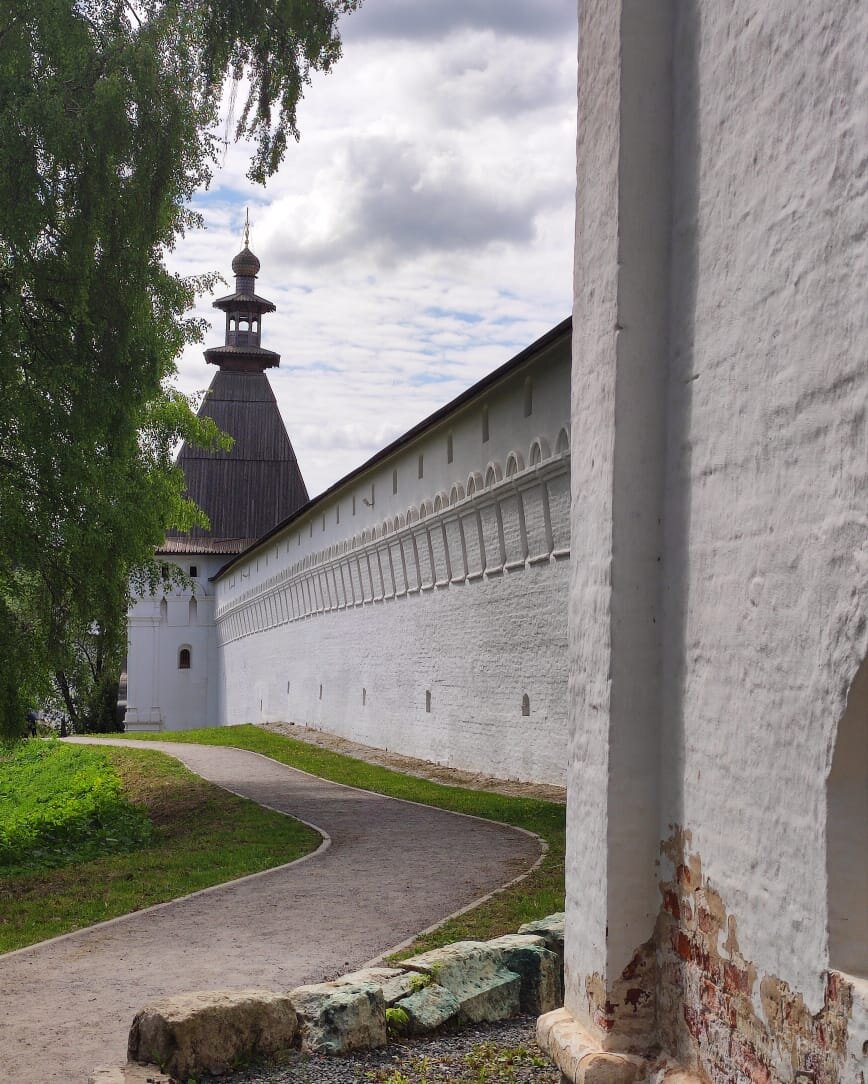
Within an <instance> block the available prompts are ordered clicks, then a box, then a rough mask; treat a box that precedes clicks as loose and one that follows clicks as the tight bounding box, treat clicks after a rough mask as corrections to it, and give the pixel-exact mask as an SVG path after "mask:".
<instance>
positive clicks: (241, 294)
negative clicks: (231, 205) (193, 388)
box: [205, 218, 280, 373]
mask: <svg viewBox="0 0 868 1084" xmlns="http://www.w3.org/2000/svg"><path fill="white" fill-rule="evenodd" d="M232 271H233V273H234V275H235V293H232V294H227V295H226V297H219V298H218V299H217V300H216V301H215V302H214V307H215V308H217V309H222V310H223V311H224V312H225V313H226V341H225V342H224V344H223V346H213V347H210V348H209V349H208V350H206V351H205V360H206V361H207V362H208V363H209V365H219V366H220V368H221V369H225V370H228V371H230V372H241V373H256V372H259V373H261V372H264V371H265V370H266V369H271V368H273V367H274V366H276V365H279V364H280V354H276V353H275V352H274V351H273V350H264V349H263V348H262V346H260V342H261V337H262V317H263V315H264V314H265V313H266V312H274V310H275V306H274V303H273V302H271V301H267V300H266V299H265V298H264V297H260V296H259V295H258V294H257V293H256V276H257V275H258V274H259V260H258V259H257V258H256V256H254V255H253V253H252V252H251V251H250V221H249V218H248V220H247V222H246V223H245V226H244V248H243V249H242V250H241V251H240V252H239V253H238V255H237V256H236V257H235V259H234V260H233V261H232Z"/></svg>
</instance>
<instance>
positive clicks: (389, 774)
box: [130, 726, 566, 955]
mask: <svg viewBox="0 0 868 1084" xmlns="http://www.w3.org/2000/svg"><path fill="white" fill-rule="evenodd" d="M134 736H135V737H138V738H150V739H153V740H156V741H178V742H195V743H198V744H200V745H226V746H232V747H234V748H237V749H250V750H253V751H254V752H257V753H263V754H265V756H268V757H271V758H272V759H273V760H277V761H280V762H281V763H282V764H288V765H290V766H291V767H293V768H300V769H301V770H302V771H306V772H310V773H311V774H312V775H317V776H320V777H321V778H323V779H331V780H333V781H334V782H336V783H347V784H350V785H351V786H354V787H360V788H362V789H363V790H371V791H375V792H376V793H377V794H386V795H389V796H390V797H392V798H406V799H409V800H410V801H414V802H422V803H423V804H425V805H432V806H437V807H438V808H440V809H450V810H453V811H454V812H457V813H469V814H472V815H473V816H476V817H483V818H485V819H486V820H493V821H501V822H502V823H504V824H512V825H515V826H516V827H518V828H525V829H527V830H528V831H530V832H534V833H535V834H536V835H538V836H540V837H542V839H544V840H545V842H546V843H547V844H548V851H547V853H546V855H545V857H544V858H543V861H542V863H541V865H540V866H539V868H538V869H536V870H535V871H534V872H533V873H532V874H530V876H529V877H527V878H525V879H524V880H523V881H521V882H520V883H519V884H517V885H514V886H513V887H511V888H507V889H505V890H504V891H503V892H500V893H498V894H497V895H495V896H494V897H493V898H492V899H491V900H488V901H487V902H486V903H484V904H482V905H481V906H479V907H476V908H474V909H473V910H472V911H468V912H467V913H466V914H463V915H461V916H460V917H458V918H455V919H452V920H450V921H449V922H447V923H445V924H444V925H443V926H441V927H439V928H438V929H437V930H436V931H435V932H434V933H431V934H427V935H425V936H424V937H420V938H418V939H417V940H416V941H415V942H414V943H413V945H412V946H410V947H409V948H408V949H407V950H406V952H405V953H402V955H412V953H414V952H421V951H424V950H427V949H429V948H435V947H437V946H439V945H445V944H448V943H449V942H450V941H459V940H462V939H465V938H469V939H480V940H484V939H487V938H490V937H497V936H498V935H499V934H502V933H510V932H514V931H515V930H516V929H518V927H519V926H520V925H521V924H522V923H523V922H527V921H529V920H530V919H534V918H542V917H543V916H544V915H548V914H551V913H553V912H555V911H562V910H563V909H564V843H565V836H566V822H565V818H566V810H565V808H564V806H562V805H560V804H558V803H556V802H546V801H542V800H541V799H536V798H512V797H507V796H505V795H502V794H492V793H491V792H490V791H478V790H465V789H464V788H461V787H450V786H445V785H444V784H442V783H433V782H430V781H429V780H426V779H419V778H417V777H416V776H410V775H402V774H401V773H400V772H395V771H392V770H391V769H389V768H382V767H380V766H379V765H375V764H368V763H366V762H365V761H362V760H356V759H354V758H352V757H347V756H343V755H342V754H340V753H334V752H332V751H331V750H327V749H321V748H320V747H319V746H316V745H311V744H309V743H308V742H303V741H297V740H295V739H293V738H287V737H284V736H283V735H281V734H274V733H272V732H270V731H267V730H262V729H260V728H259V727H255V726H231V727H212V728H209V729H203V730H187V731H174V732H172V733H160V734H149V735H146V734H138V735H134ZM130 737H133V735H130Z"/></svg>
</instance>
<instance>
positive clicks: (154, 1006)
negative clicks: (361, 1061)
mask: <svg viewBox="0 0 868 1084" xmlns="http://www.w3.org/2000/svg"><path fill="white" fill-rule="evenodd" d="M297 1030H298V1022H297V1019H296V1014H295V1009H294V1007H293V1005H292V1002H291V1001H290V999H289V998H288V997H286V996H285V995H283V994H276V993H274V992H273V991H271V990H256V989H253V990H210V991H204V992H201V993H191V994H178V995H176V996H174V997H164V998H158V999H157V1000H156V1001H152V1002H150V1004H148V1005H146V1006H145V1007H144V1008H143V1009H142V1010H141V1012H139V1013H138V1014H137V1015H136V1017H135V1019H134V1020H133V1024H132V1027H131V1028H130V1035H129V1043H128V1046H127V1057H128V1058H129V1059H130V1061H133V1062H138V1063H139V1064H142V1063H154V1064H156V1065H159V1066H160V1068H161V1069H162V1071H163V1072H164V1073H169V1074H170V1075H171V1076H173V1077H177V1078H178V1079H180V1080H187V1079H188V1078H189V1077H197V1076H200V1075H201V1074H202V1073H203V1072H209V1073H225V1072H228V1071H229V1070H231V1069H232V1068H233V1067H234V1066H235V1065H237V1064H238V1062H239V1061H246V1060H249V1059H252V1058H261V1057H267V1056H270V1055H274V1054H278V1053H279V1052H280V1051H281V1050H286V1049H287V1048H288V1047H290V1046H292V1044H293V1040H294V1039H295V1036H296V1033H297Z"/></svg>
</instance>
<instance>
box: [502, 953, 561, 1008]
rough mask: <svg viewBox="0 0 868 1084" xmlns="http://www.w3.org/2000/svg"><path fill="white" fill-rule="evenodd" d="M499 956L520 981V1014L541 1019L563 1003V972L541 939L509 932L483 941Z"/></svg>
mask: <svg viewBox="0 0 868 1084" xmlns="http://www.w3.org/2000/svg"><path fill="white" fill-rule="evenodd" d="M486 944H487V945H489V946H490V947H491V948H494V949H497V950H498V951H499V952H500V953H501V960H502V962H503V966H504V967H506V968H507V970H509V971H514V972H515V973H516V974H517V975H518V976H519V977H520V978H521V990H520V994H519V997H520V999H521V1010H522V1012H526V1013H531V1014H532V1015H533V1016H541V1015H542V1014H543V1013H547V1012H551V1011H552V1010H553V1009H557V1008H560V1006H561V1005H563V1003H564V996H563V969H562V966H561V961H560V959H559V957H558V956H557V955H556V953H554V952H551V951H550V950H549V949H547V948H546V946H545V941H544V940H543V938H542V937H540V936H534V935H531V934H524V935H522V934H517V933H510V934H506V935H505V936H504V937H495V938H494V939H493V940H491V941H487V942H486Z"/></svg>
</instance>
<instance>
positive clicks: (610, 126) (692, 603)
mask: <svg viewBox="0 0 868 1084" xmlns="http://www.w3.org/2000/svg"><path fill="white" fill-rule="evenodd" d="M579 14H580V33H579V136H578V202H577V217H576V238H577V241H576V277H575V287H576V294H575V306H574V314H573V323H574V336H573V380H572V396H573V413H572V445H573V447H572V452H573V455H572V459H573V478H572V492H573V508H572V547H571V548H572V584H571V593H570V667H571V672H570V761H569V782H568V786H569V801H568V854H567V938H566V998H565V1001H566V1009H567V1011H568V1017H569V1018H571V1019H572V1020H573V1021H574V1030H573V1031H569V1029H567V1031H564V1032H563V1033H562V1034H561V1038H559V1039H558V1040H556V1041H555V1042H554V1044H553V1048H555V1049H556V1050H560V1051H561V1053H562V1054H563V1058H564V1060H562V1066H566V1067H567V1069H568V1071H569V1073H570V1074H573V1079H579V1076H578V1075H577V1074H578V1072H579V1070H578V1069H577V1068H576V1065H577V1058H576V1057H575V1056H574V1055H575V1054H576V1051H578V1050H589V1049H591V1048H596V1049H597V1050H599V1049H601V1048H602V1049H606V1050H610V1051H632V1052H643V1053H647V1052H648V1051H649V1050H651V1049H653V1048H654V1047H655V1045H657V1044H659V1045H661V1046H662V1048H663V1049H664V1050H665V1051H668V1052H669V1053H670V1054H672V1055H674V1056H676V1057H677V1058H678V1060H679V1061H680V1063H681V1064H682V1065H684V1066H687V1067H690V1068H691V1069H693V1070H696V1071H699V1072H701V1074H704V1076H703V1079H708V1080H710V1081H712V1082H714V1084H747V1082H749V1081H758V1080H762V1081H766V1082H768V1084H782V1082H788V1084H789V1082H795V1081H796V1080H797V1079H801V1080H814V1081H816V1082H818V1084H819V1082H821V1081H823V1082H843V1081H846V1082H848V1084H857V1082H860V1081H862V1079H863V1077H864V1074H865V1071H866V1068H868V1065H866V1062H868V1046H866V1045H864V1044H866V1042H868V1032H866V1027H868V996H866V995H868V972H866V971H865V961H864V932H865V925H864V923H865V919H864V916H865V886H866V876H868V875H866V872H865V870H866V866H865V863H866V855H868V842H866V826H865V820H864V817H865V812H866V806H865V803H866V799H865V794H866V793H868V763H866V759H868V694H866V691H865V689H866V681H868V678H866V663H865V657H866V651H868V529H866V528H868V512H866V504H865V495H866V493H868V435H866V418H868V314H866V306H865V298H864V290H865V282H866V278H868V241H866V237H868V235H866V230H865V222H866V221H868V195H866V192H868V189H866V175H868V125H866V112H865V102H866V100H868V95H866V91H868V76H866V68H865V64H864V55H865V53H864V50H865V42H866V40H868V8H866V7H865V5H864V4H859V3H857V2H854V0H834V2H832V3H826V4H822V5H821V4H807V5H793V4H789V3H785V2H775V3H759V2H758V0H735V2H733V3H730V4H725V5H723V4H715V3H712V2H710V0H709V2H699V0H694V2H689V3H684V4H681V3H671V4H670V3H666V2H664V0H661V2H660V3H659V4H654V5H650V4H643V3H641V2H640V0H616V2H612V0H584V2H580V4H579ZM860 668H861V669H860ZM857 674H858V675H859V677H858V678H857ZM643 692H644V695H643ZM643 759H644V764H645V768H644V770H643V769H642V762H643ZM649 826H650V829H651V830H650V831H649ZM655 836H656V838H654V837H655ZM830 946H831V948H830ZM860 952H861V954H860ZM842 973H843V974H842ZM570 1035H572V1036H573V1037H572V1038H568V1037H567V1036H570ZM570 1043H572V1044H573V1046H572V1047H570ZM570 1050H572V1054H571V1053H570ZM570 1058H572V1059H573V1060H572V1061H571V1060H570ZM613 1064H614V1063H613ZM612 1071H613V1072H614V1070H612ZM582 1079H584V1078H583V1077H582ZM612 1079H616V1076H613V1077H612ZM617 1079H622V1078H621V1077H617ZM623 1079H624V1080H627V1079H631V1080H632V1079H633V1077H632V1076H630V1074H629V1072H628V1071H627V1069H626V1067H625V1068H624V1075H623Z"/></svg>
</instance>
